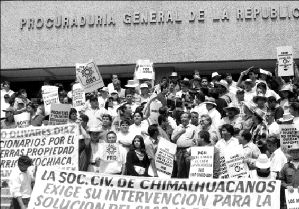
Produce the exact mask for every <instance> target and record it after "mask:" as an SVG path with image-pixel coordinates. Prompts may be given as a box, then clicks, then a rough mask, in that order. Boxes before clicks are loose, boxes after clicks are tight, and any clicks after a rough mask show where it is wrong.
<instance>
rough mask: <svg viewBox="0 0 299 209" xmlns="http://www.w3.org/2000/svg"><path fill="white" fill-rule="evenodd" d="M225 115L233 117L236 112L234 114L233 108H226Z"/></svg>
mask: <svg viewBox="0 0 299 209" xmlns="http://www.w3.org/2000/svg"><path fill="white" fill-rule="evenodd" d="M226 115H227V117H229V118H232V117H234V116H235V115H236V114H235V111H234V110H231V109H228V110H227V112H226Z"/></svg>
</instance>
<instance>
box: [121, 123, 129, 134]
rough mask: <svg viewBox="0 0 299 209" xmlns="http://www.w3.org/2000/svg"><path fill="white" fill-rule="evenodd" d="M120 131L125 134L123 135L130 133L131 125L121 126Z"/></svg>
mask: <svg viewBox="0 0 299 209" xmlns="http://www.w3.org/2000/svg"><path fill="white" fill-rule="evenodd" d="M120 131H121V132H123V133H128V131H129V125H128V124H126V123H124V124H122V125H121V126H120Z"/></svg>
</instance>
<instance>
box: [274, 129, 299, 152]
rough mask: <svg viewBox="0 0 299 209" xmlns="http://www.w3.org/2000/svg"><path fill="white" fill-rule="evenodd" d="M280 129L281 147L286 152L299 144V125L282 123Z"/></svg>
mask: <svg viewBox="0 0 299 209" xmlns="http://www.w3.org/2000/svg"><path fill="white" fill-rule="evenodd" d="M279 130H280V131H279V133H280V147H281V149H282V150H283V151H284V152H285V151H287V150H288V149H290V148H292V147H294V146H296V145H297V146H298V145H299V127H296V125H294V124H281V125H279Z"/></svg>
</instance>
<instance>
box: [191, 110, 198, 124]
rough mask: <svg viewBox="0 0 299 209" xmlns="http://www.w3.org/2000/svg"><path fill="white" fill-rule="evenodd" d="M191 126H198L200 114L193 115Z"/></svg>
mask: <svg viewBox="0 0 299 209" xmlns="http://www.w3.org/2000/svg"><path fill="white" fill-rule="evenodd" d="M191 124H193V125H196V126H197V125H198V114H195V113H191Z"/></svg>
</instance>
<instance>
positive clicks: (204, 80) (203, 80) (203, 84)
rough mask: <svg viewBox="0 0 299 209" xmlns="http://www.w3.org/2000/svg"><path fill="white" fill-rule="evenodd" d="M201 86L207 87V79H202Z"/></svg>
mask: <svg viewBox="0 0 299 209" xmlns="http://www.w3.org/2000/svg"><path fill="white" fill-rule="evenodd" d="M201 86H202V87H207V86H208V80H207V79H202V81H201Z"/></svg>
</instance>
